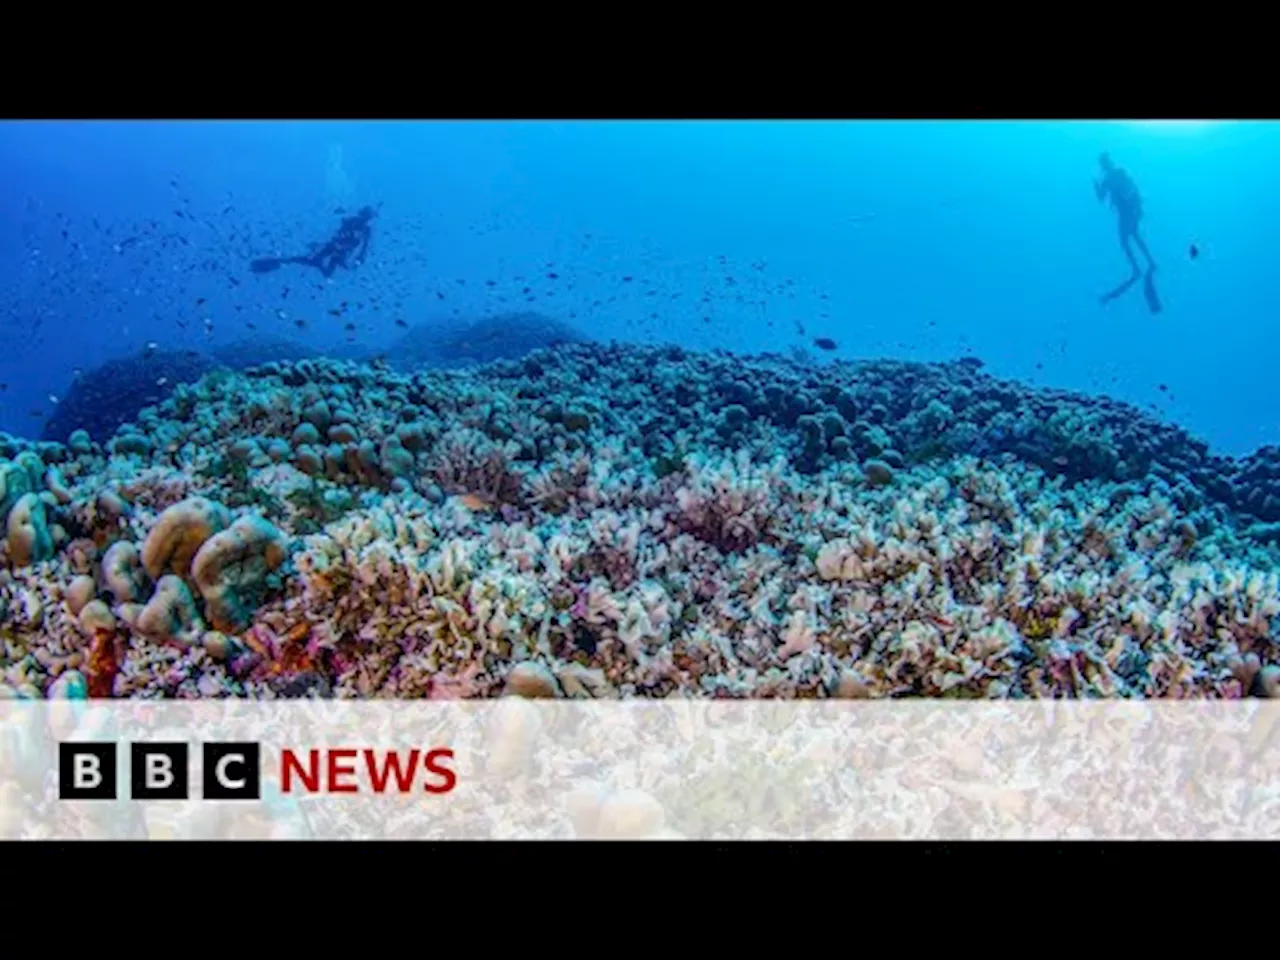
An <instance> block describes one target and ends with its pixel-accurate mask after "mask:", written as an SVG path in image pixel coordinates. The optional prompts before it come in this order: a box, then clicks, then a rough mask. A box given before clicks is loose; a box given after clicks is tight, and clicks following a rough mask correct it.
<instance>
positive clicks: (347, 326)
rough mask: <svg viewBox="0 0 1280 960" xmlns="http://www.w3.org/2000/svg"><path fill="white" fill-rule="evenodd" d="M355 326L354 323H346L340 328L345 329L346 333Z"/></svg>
mask: <svg viewBox="0 0 1280 960" xmlns="http://www.w3.org/2000/svg"><path fill="white" fill-rule="evenodd" d="M355 328H356V325H355V324H354V323H348V324H345V325H344V326H343V328H342V329H343V330H345V331H347V333H351V332H352V331H354V330H355Z"/></svg>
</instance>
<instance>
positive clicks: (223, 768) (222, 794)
mask: <svg viewBox="0 0 1280 960" xmlns="http://www.w3.org/2000/svg"><path fill="white" fill-rule="evenodd" d="M260 753H261V750H260V748H259V746H258V744H256V743H206V744H205V745H204V798H205V799H206V800H261V799H262V770H261V769H260V766H259V756H260Z"/></svg>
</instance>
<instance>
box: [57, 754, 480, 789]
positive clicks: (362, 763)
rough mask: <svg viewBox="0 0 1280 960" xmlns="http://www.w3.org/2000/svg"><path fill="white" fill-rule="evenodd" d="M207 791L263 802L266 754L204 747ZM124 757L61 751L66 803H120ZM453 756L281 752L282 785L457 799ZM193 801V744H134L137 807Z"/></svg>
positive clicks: (132, 770) (133, 785)
mask: <svg viewBox="0 0 1280 960" xmlns="http://www.w3.org/2000/svg"><path fill="white" fill-rule="evenodd" d="M200 752H201V760H202V764H201V774H200V776H201V784H200V787H201V790H200V796H201V797H203V798H204V799H205V800H261V799H262V747H261V744H258V743H226V742H221V743H218V742H214V743H204V744H201V747H200ZM118 761H119V750H118V745H117V744H116V743H115V742H110V743H87V742H66V743H60V744H59V745H58V797H59V799H62V800H116V799H119V798H118V790H117V785H118V783H119V779H118V778H119V762H118ZM452 761H453V751H452V750H450V749H448V748H446V747H437V748H434V749H431V750H418V749H410V750H381V749H367V748H366V749H363V750H355V749H350V748H342V749H311V750H291V749H284V750H281V751H280V766H279V779H278V782H279V785H280V790H281V792H282V793H285V794H309V795H325V794H352V793H361V792H365V791H369V792H372V793H376V794H383V793H388V792H390V793H396V794H409V793H417V792H426V793H429V794H445V793H449V792H450V791H451V790H453V789H454V788H455V787H456V786H457V785H458V776H457V773H456V772H455V771H454V770H453V765H452ZM190 798H191V777H190V748H189V747H188V745H187V744H185V743H158V742H148V743H132V744H129V799H131V800H188V799H190Z"/></svg>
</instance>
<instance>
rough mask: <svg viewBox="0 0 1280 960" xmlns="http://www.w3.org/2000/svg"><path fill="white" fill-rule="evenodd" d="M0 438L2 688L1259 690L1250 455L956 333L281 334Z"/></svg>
mask: <svg viewBox="0 0 1280 960" xmlns="http://www.w3.org/2000/svg"><path fill="white" fill-rule="evenodd" d="M69 426H71V425H69ZM95 441H96V442H95ZM0 456H2V457H3V459H0V512H2V513H3V519H4V521H5V524H6V526H5V530H6V532H7V534H8V537H7V540H6V541H5V544H4V546H3V549H2V551H0V641H2V642H3V651H4V655H3V660H2V661H0V668H2V669H3V676H2V677H0V684H2V685H3V689H0V692H5V691H6V690H7V691H8V695H17V696H24V697H36V696H70V695H76V692H77V691H81V692H84V693H87V694H88V695H90V696H116V697H223V696H228V697H229V696H234V697H330V696H331V697H428V698H453V697H497V696H502V695H509V696H518V697H537V698H606V697H664V696H695V697H729V698H825V697H839V698H883V697H921V696H923V697H954V698H993V697H994V698H1006V697H1007V698H1028V697H1108V698H1110V697H1116V698H1150V697H1175V698H1236V697H1243V696H1258V697H1273V696H1276V695H1277V694H1278V693H1280V679H1278V678H1280V646H1278V644H1277V640H1276V639H1275V633H1274V628H1273V622H1274V620H1275V618H1276V617H1277V615H1280V534H1275V535H1273V532H1272V527H1270V526H1269V525H1268V522H1267V521H1266V519H1265V518H1266V517H1267V516H1269V515H1270V514H1269V513H1268V511H1271V510H1272V509H1273V508H1275V507H1276V504H1275V502H1274V498H1275V497H1276V496H1277V495H1276V494H1272V493H1270V492H1264V493H1258V492H1257V491H1260V490H1261V491H1269V490H1270V486H1269V484H1271V483H1272V482H1273V479H1272V475H1271V474H1270V473H1268V472H1267V471H1266V470H1264V469H1262V467H1260V466H1259V464H1260V463H1263V462H1266V463H1270V462H1271V460H1270V459H1269V456H1270V455H1265V456H1264V455H1263V454H1262V452H1260V454H1259V459H1256V460H1251V461H1242V462H1240V463H1237V462H1234V461H1230V460H1227V459H1225V458H1219V457H1214V456H1212V455H1210V454H1209V452H1208V451H1207V449H1205V448H1204V446H1203V445H1202V444H1199V443H1198V442H1197V441H1195V440H1194V439H1193V438H1191V437H1188V436H1187V435H1186V434H1184V433H1182V432H1181V431H1179V430H1177V429H1176V428H1173V427H1169V426H1167V425H1164V424H1159V423H1157V422H1155V421H1153V420H1151V419H1150V418H1148V417H1146V416H1145V415H1143V414H1141V413H1140V412H1138V411H1136V410H1133V409H1132V408H1128V407H1125V406H1123V405H1120V404H1116V403H1113V402H1111V401H1108V400H1105V399H1098V398H1088V397H1079V396H1074V395H1069V394H1063V393H1055V392H1043V391H1041V392H1037V391H1034V390H1031V389H1030V388H1028V387H1025V386H1022V385H1018V384H1011V383H1006V382H1002V381H998V380H995V379H993V378H991V377H988V376H986V375H985V374H983V373H982V371H981V369H979V367H978V365H976V364H974V363H972V362H966V363H958V364H947V365H934V366H927V365H915V364H904V363H890V362H875V363H858V364H842V363H836V364H830V365H824V366H822V367H820V368H813V367H810V366H806V365H804V364H802V363H799V362H797V361H795V360H790V359H784V358H780V357H775V356H765V357H755V358H743V357H733V356H728V355H725V354H719V353H717V354H691V353H688V352H685V351H682V350H679V349H674V348H640V347H623V346H617V345H609V346H605V345H599V344H573V343H565V344H560V345H558V346H557V347H556V348H554V349H549V350H540V351H535V352H533V353H530V354H528V355H527V356H523V357H521V358H519V359H510V360H499V361H496V362H494V363H491V364H489V365H487V366H483V367H478V368H474V369H467V370H445V369H431V370H423V369H418V370H415V371H413V372H404V371H397V370H394V369H391V368H390V367H389V366H388V365H386V364H383V363H377V362H375V363H368V364H364V363H357V362H349V361H335V360H331V359H330V360H324V359H315V358H306V359H299V360H294V361H288V362H270V363H266V364H262V365H259V366H256V367H253V368H250V369H246V370H244V371H241V372H238V373H237V372H232V371H229V370H217V371H210V372H208V373H207V374H206V375H204V376H202V377H201V378H199V379H198V380H197V381H196V382H193V383H185V384H179V385H177V386H176V387H174V389H173V391H172V393H171V395H170V396H168V397H167V398H165V399H164V400H162V401H161V402H159V403H156V404H154V405H152V406H148V407H144V408H142V409H140V410H138V411H137V414H136V416H135V417H134V418H133V420H132V421H131V422H129V423H124V424H120V425H119V426H118V428H117V429H116V431H115V433H114V436H112V437H110V438H103V440H100V441H99V440H97V438H94V439H90V438H89V437H86V436H84V435H83V434H79V433H76V434H75V435H74V436H72V434H70V433H68V439H67V442H66V443H58V442H48V441H45V442H32V441H25V440H20V439H17V438H11V437H0ZM1277 473H1278V475H1280V469H1278V472H1277ZM1268 497H1271V498H1272V501H1271V503H1270V506H1269V505H1268V499H1267V498H1268ZM1275 529H1280V526H1277V527H1276V528H1275Z"/></svg>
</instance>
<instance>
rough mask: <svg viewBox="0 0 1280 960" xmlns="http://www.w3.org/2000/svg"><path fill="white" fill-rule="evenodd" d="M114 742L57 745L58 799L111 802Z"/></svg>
mask: <svg viewBox="0 0 1280 960" xmlns="http://www.w3.org/2000/svg"><path fill="white" fill-rule="evenodd" d="M115 798H116V745H115V744H114V743H60V744H58V799H59V800H114V799H115Z"/></svg>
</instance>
